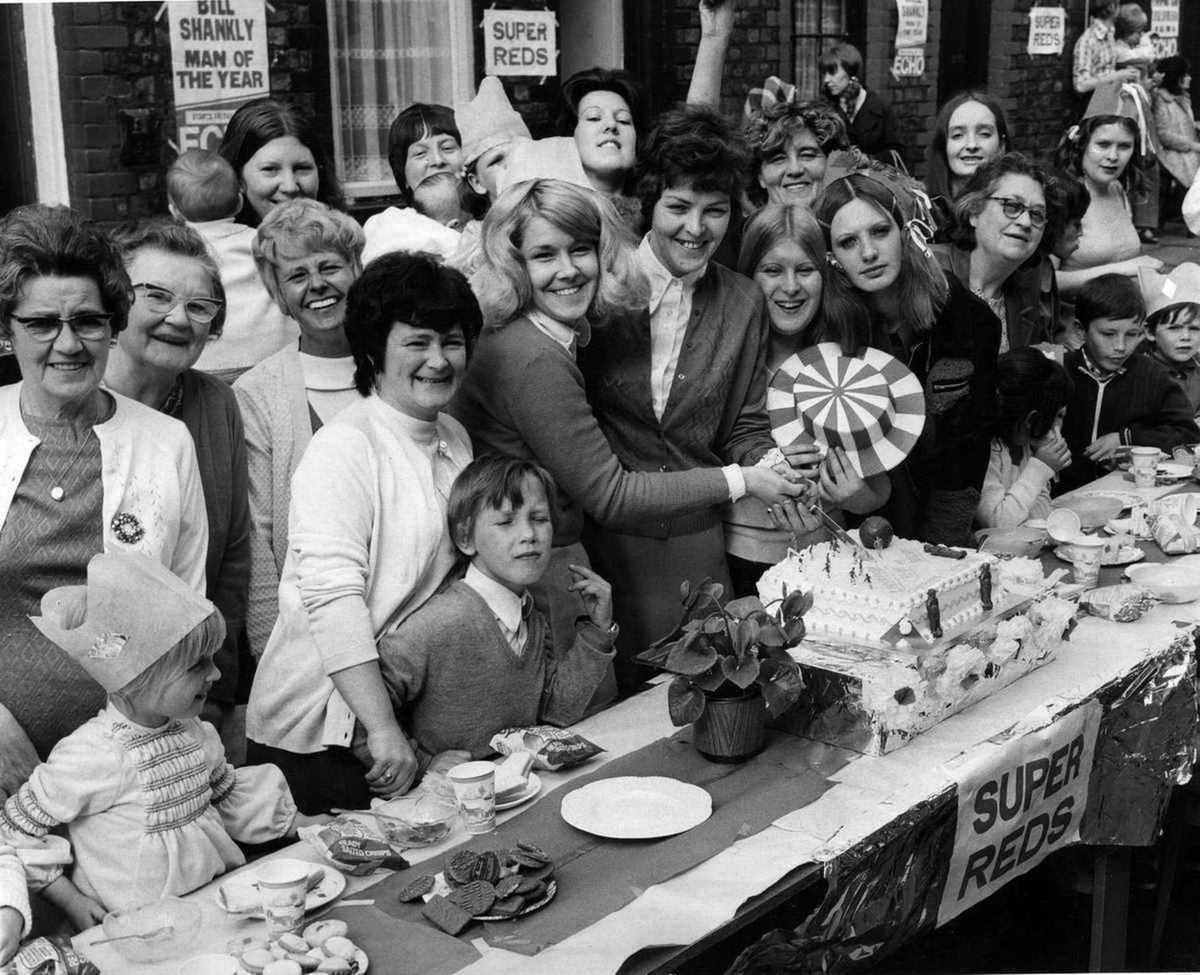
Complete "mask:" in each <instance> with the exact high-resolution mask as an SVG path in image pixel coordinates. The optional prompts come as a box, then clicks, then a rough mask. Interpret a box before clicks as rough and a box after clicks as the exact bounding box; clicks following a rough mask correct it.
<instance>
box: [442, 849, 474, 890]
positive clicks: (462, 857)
mask: <svg viewBox="0 0 1200 975" xmlns="http://www.w3.org/2000/svg"><path fill="white" fill-rule="evenodd" d="M478 860H479V854H478V853H474V852H472V851H471V850H459V851H458V852H457V853H455V854H454V855H453V856H451V857H450V858H449V859H448V860H447V861H446V868H445V870H444V871H443V873H445V875H446V881H447V882H448V883H451V884H465V883H467V882H469V881H471V880H474V879H476V878H474V877H472V876H471V874H472V872H473V871H474V870H475V864H476V862H477V861H478Z"/></svg>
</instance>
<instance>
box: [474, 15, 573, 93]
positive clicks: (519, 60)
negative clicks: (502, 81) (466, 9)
mask: <svg viewBox="0 0 1200 975" xmlns="http://www.w3.org/2000/svg"><path fill="white" fill-rule="evenodd" d="M557 58H558V28H557V21H556V20H555V19H554V11H553V10H494V9H488V10H485V11H484V12H483V71H484V74H492V75H533V76H535V77H538V78H549V77H552V76H553V75H555V74H557V73H558V67H557Z"/></svg>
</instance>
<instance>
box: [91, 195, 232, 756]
mask: <svg viewBox="0 0 1200 975" xmlns="http://www.w3.org/2000/svg"><path fill="white" fill-rule="evenodd" d="M115 242H116V245H117V248H118V249H119V250H120V251H121V255H122V256H123V258H124V260H125V268H126V270H127V271H128V273H129V278H130V280H131V282H132V283H133V293H134V300H133V307H132V308H131V309H130V311H129V324H128V326H127V327H126V328H125V329H123V330H122V332H121V334H120V335H118V336H117V344H116V346H115V347H114V348H113V350H112V352H111V353H110V354H109V359H108V370H107V373H106V375H105V382H106V383H107V385H108V388H109V389H111V390H114V391H116V392H118V393H123V394H124V395H126V396H128V397H129V398H130V399H135V400H137V401H138V402H139V403H141V404H143V405H144V406H148V407H150V408H151V409H152V410H158V411H159V412H160V413H165V414H167V416H173V417H175V419H177V420H181V421H183V424H184V426H186V427H187V429H188V433H190V434H191V436H192V443H193V444H194V445H195V448H196V459H197V461H198V463H199V467H200V483H201V484H202V485H203V487H204V503H205V509H206V511H207V512H208V557H207V559H206V572H205V575H206V577H207V580H208V590H207V595H208V598H209V599H210V600H212V602H213V603H214V604H215V605H216V607H217V609H219V610H220V611H221V615H222V616H223V617H224V618H225V642H224V643H223V644H222V646H221V649H220V650H219V651H218V652H217V655H216V658H215V663H216V665H217V668H218V669H219V670H220V671H221V676H220V677H219V678H218V679H217V682H216V683H215V684H213V686H212V688H211V689H210V691H209V694H208V703H207V704H206V706H205V710H204V718H205V720H207V721H209V722H211V723H212V724H213V725H215V726H216V728H217V730H218V731H219V732H220V733H221V735H222V740H223V741H224V742H225V745H226V748H227V749H228V750H229V752H230V755H231V760H233V759H235V758H236V759H238V760H239V762H240V758H241V755H242V750H243V748H244V742H242V741H240V740H239V739H238V738H237V737H235V736H234V732H233V722H232V715H233V708H234V705H235V704H239V703H244V702H245V699H246V697H245V695H246V694H247V693H248V692H249V688H250V676H251V660H250V657H249V653H248V651H247V647H246V639H245V621H246V589H247V585H248V582H249V578H250V511H249V506H248V502H247V493H246V492H247V487H246V483H247V475H246V434H245V431H244V429H243V428H242V415H241V413H240V412H239V410H238V404H237V397H236V396H235V395H234V392H233V390H232V389H230V388H229V386H228V384H226V383H224V382H222V381H221V380H220V379H217V378H216V377H214V376H210V375H208V374H207V373H203V372H200V371H199V370H197V369H195V368H193V367H194V366H195V364H196V361H197V360H198V359H199V358H200V354H201V352H203V351H204V348H205V346H206V345H207V343H208V342H210V341H214V340H216V339H218V338H219V337H220V335H221V330H222V328H223V326H224V324H225V312H226V307H225V290H224V288H222V286H221V274H220V271H218V269H217V265H216V262H215V261H214V260H213V257H212V255H211V253H210V252H209V250H208V246H207V245H206V244H205V242H204V238H203V237H201V236H200V235H199V234H197V233H196V232H195V231H194V230H192V228H191V227H189V226H188V225H187V224H185V223H183V222H181V221H178V220H173V219H170V218H168V217H158V218H154V219H151V220H146V221H143V222H141V223H139V224H137V225H135V226H131V227H125V228H122V229H121V230H119V231H118V232H117V234H116V235H115Z"/></svg>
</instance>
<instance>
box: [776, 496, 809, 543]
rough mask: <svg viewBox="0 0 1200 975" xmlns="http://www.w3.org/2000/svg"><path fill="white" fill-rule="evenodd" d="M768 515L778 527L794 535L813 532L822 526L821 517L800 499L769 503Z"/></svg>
mask: <svg viewBox="0 0 1200 975" xmlns="http://www.w3.org/2000/svg"><path fill="white" fill-rule="evenodd" d="M767 516H768V517H769V518H770V519H771V521H772V522H774V524H775V527H776V528H778V529H780V530H781V531H785V532H789V533H790V534H791V535H792V536H794V537H795V536H800V535H808V534H811V533H812V532H815V531H816V530H817V529H818V528H820V527H821V519H820V518H818V517H817V516H816V515H815V514H813V513H812V512H811V511H809V509H808V507H807V505H805V504H803V503H802V502H798V501H784V502H783V503H781V504H777V505H768V506H767Z"/></svg>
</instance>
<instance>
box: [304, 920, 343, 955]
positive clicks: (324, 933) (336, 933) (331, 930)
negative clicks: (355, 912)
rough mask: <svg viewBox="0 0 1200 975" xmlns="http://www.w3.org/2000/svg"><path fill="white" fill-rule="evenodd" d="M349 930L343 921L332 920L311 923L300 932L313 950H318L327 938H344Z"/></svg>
mask: <svg viewBox="0 0 1200 975" xmlns="http://www.w3.org/2000/svg"><path fill="white" fill-rule="evenodd" d="M349 930H350V928H349V926H348V925H347V924H346V922H345V921H337V920H334V919H332V918H329V919H326V920H324V921H313V923H312V924H310V925H309V926H308V927H306V928H305V929H304V931H303V932H302V936H303V938H304V940H305V941H307V942H308V943H309V944H310V945H312V946H313V947H314V948H320V947H321V946H322V945H323V944H325V942H326V941H327V940H328V939H329V938H344V937H346V934H347V932H348V931H349Z"/></svg>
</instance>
